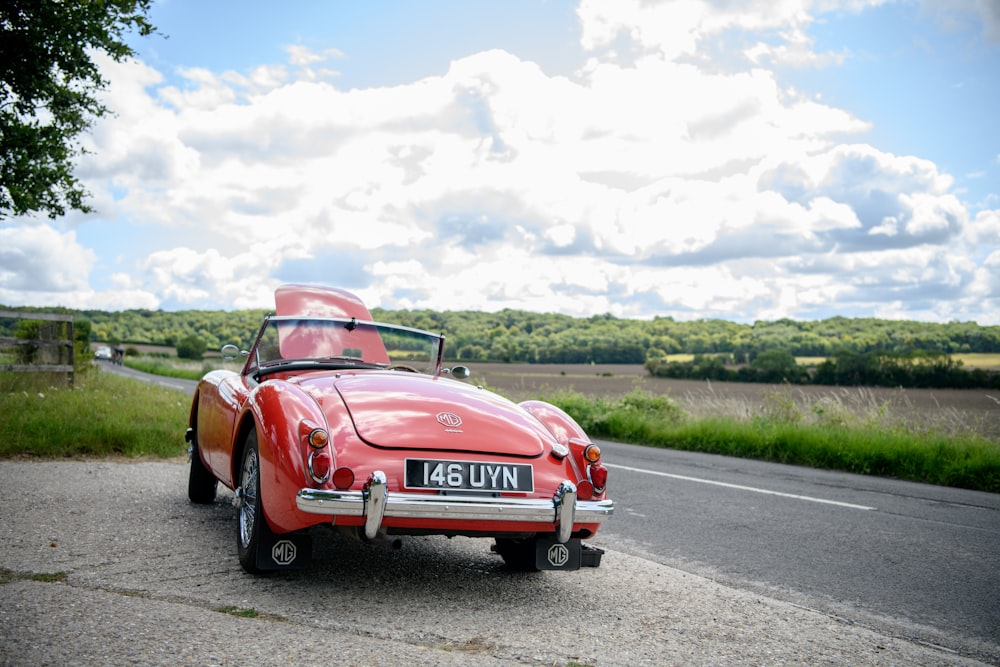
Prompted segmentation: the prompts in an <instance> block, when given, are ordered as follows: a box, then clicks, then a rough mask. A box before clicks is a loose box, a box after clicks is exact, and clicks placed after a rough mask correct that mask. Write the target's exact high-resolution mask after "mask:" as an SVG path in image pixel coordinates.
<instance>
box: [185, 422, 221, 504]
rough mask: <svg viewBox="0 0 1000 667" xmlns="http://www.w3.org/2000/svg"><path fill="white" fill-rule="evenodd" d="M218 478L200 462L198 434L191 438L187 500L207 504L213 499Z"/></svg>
mask: <svg viewBox="0 0 1000 667" xmlns="http://www.w3.org/2000/svg"><path fill="white" fill-rule="evenodd" d="M218 486H219V480H217V479H215V475H213V474H212V472H211V471H210V470H209V469H208V468H206V467H205V464H204V463H202V460H201V456H199V455H198V434H197V432H196V433H194V434H193V436H192V438H191V470H190V472H189V473H188V500H190V501H191V502H193V503H198V504H199V505H207V504H208V503H211V502H213V501H214V500H215V491H216V489H217V488H218Z"/></svg>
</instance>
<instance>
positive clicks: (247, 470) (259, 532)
mask: <svg viewBox="0 0 1000 667" xmlns="http://www.w3.org/2000/svg"><path fill="white" fill-rule="evenodd" d="M239 482H240V486H239V490H240V503H239V516H238V518H237V522H236V551H237V553H239V557H240V565H242V566H243V569H244V570H246V571H247V572H249V573H250V574H258V573H260V572H261V571H262V570H261V569H260V568H259V567H257V554H258V552H259V551H260V549H261V543H262V542H263V543H265V544H266V543H268V542H269V541H270V539H271V537H272V535H271V530H270V529H269V528H268V527H267V520H266V519H265V518H264V509H263V504H262V503H261V498H260V453H259V452H258V449H257V431H256V429H250V432H249V433H248V434H247V439H246V442H245V443H244V446H243V461H242V462H241V464H240V477H239Z"/></svg>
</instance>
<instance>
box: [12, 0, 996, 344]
mask: <svg viewBox="0 0 1000 667" xmlns="http://www.w3.org/2000/svg"><path fill="white" fill-rule="evenodd" d="M151 18H152V21H153V22H154V23H155V24H156V25H157V26H158V28H159V29H160V31H161V32H162V33H163V36H154V37H151V38H144V39H140V38H136V39H135V40H134V45H135V47H136V49H137V52H138V58H137V59H136V60H134V61H131V62H128V63H125V64H114V63H112V62H104V61H102V63H103V68H104V72H105V73H106V77H107V79H108V80H109V82H110V86H109V89H108V91H107V94H106V100H107V103H108V105H109V106H110V107H112V108H113V109H114V111H115V116H114V117H113V118H107V119H104V120H102V121H101V122H99V123H98V124H97V125H96V126H95V128H94V130H93V132H92V134H91V135H90V136H88V137H87V138H86V139H85V141H84V143H85V145H86V147H87V149H88V150H89V151H91V154H90V155H88V156H86V157H85V158H83V159H81V160H80V162H79V166H78V169H77V174H78V176H79V177H80V178H81V180H82V181H83V182H84V183H85V185H86V186H87V188H88V189H89V191H90V192H91V193H92V195H93V197H92V201H91V203H92V205H93V206H94V207H95V208H96V212H95V213H92V214H89V215H81V214H77V213H74V214H71V215H67V216H66V217H64V218H60V219H57V220H49V219H48V218H45V217H30V218H15V219H11V218H7V219H3V220H0V303H3V304H6V305H9V306H17V305H32V306H47V305H63V306H69V307H72V308H81V309H82V308H97V309H106V310H118V309H128V308H153V309H155V308H163V309H165V310H177V309H187V308H194V309H213V310H214V309H227V310H228V309H233V308H248V307H263V308H266V307H271V306H273V297H272V294H273V289H274V287H275V286H276V285H278V284H281V283H285V282H309V283H323V284H329V285H334V286H339V287H344V288H347V289H351V290H354V291H356V292H358V293H359V294H361V295H362V296H363V297H364V298H365V299H366V301H368V303H369V305H373V306H380V307H383V308H388V309H398V308H431V309H441V310H460V309H472V310H487V311H493V310H499V309H502V308H517V309H525V310H534V311H542V312H560V313H566V314H569V315H574V316H589V315H592V314H600V313H612V314H614V315H617V316H619V317H625V318H648V317H653V316H655V315H665V316H666V315H669V316H673V317H675V318H677V319H685V320H687V319H697V318H722V319H727V320H732V321H739V322H752V321H754V320H772V319H777V318H781V317H790V318H795V319H806V320H812V319H820V318H824V317H830V316H834V315H843V316H847V317H869V316H871V317H882V318H906V319H916V320H923V321H951V320H963V321H964V320H974V321H977V322H979V323H980V324H1000V121H998V120H997V119H998V117H1000V116H998V113H1000V2H997V1H996V0H781V1H777V0H669V1H662V2H657V1H653V0H580V1H579V2H573V1H570V0H504V2H495V1H493V0H427V1H423V2H409V1H407V0H373V1H367V2H346V1H338V2H333V1H330V2H306V1H297V0H289V1H288V2H282V3H277V2H273V0H240V1H239V2H236V1H228V0H226V1H223V0H220V1H218V2H211V3H206V2H202V1H201V0H155V1H154V6H153V10H152V14H151Z"/></svg>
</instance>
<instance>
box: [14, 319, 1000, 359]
mask: <svg viewBox="0 0 1000 667" xmlns="http://www.w3.org/2000/svg"><path fill="white" fill-rule="evenodd" d="M0 307H3V306H0ZM18 310H21V311H28V312H31V311H32V310H35V311H38V312H61V313H68V314H72V315H74V316H75V318H76V320H78V321H79V320H83V321H87V322H89V325H90V338H91V340H92V341H102V342H108V343H111V344H149V345H167V346H176V345H177V344H178V343H179V342H180V341H182V340H183V339H191V338H195V339H199V340H200V341H202V342H203V343H204V344H205V347H206V348H207V349H209V350H217V349H219V348H220V347H221V346H222V345H225V344H227V343H233V344H235V345H238V346H241V347H244V348H245V347H246V346H248V345H250V343H251V342H252V341H253V339H254V337H255V336H256V334H257V330H258V329H259V328H260V324H261V322H262V320H263V318H264V315H265V314H266V313H267V312H268V311H267V310H263V309H250V310H235V311H202V310H182V311H164V310H147V309H133V310H125V311H101V310H69V309H54V308H34V309H32V308H30V307H19V308H18ZM372 317H373V318H374V319H376V320H381V321H386V322H394V323H397V324H402V325H405V326H410V327H416V328H420V329H427V330H429V331H434V332H440V333H444V334H445V335H446V336H447V350H446V354H447V355H448V357H449V358H450V359H452V360H458V361H470V362H471V361H480V362H502V363H525V362H527V363H595V364H645V363H646V362H647V361H649V360H659V359H665V358H667V357H669V356H670V355H676V354H692V355H701V360H700V363H702V364H706V363H716V362H709V361H706V359H708V358H709V357H710V356H713V355H714V356H716V357H718V355H723V357H722V359H723V365H726V366H736V367H740V366H749V365H752V362H753V361H755V360H756V362H757V365H758V366H759V365H760V364H761V363H762V361H761V359H760V356H761V355H762V354H764V353H769V352H771V351H774V350H778V351H783V352H785V353H787V354H788V355H790V356H791V357H833V356H834V355H844V354H848V353H853V354H875V353H877V354H879V355H901V356H904V357H905V356H906V355H914V354H919V353H928V354H943V355H950V354H958V353H1000V326H980V325H978V324H976V323H974V322H948V323H932V322H916V321H903V320H880V319H875V318H846V317H832V318H828V319H823V320H815V321H796V320H790V319H781V320H774V321H758V322H754V323H752V324H740V323H736V322H730V321H726V320H719V319H702V320H689V321H676V320H674V319H673V318H670V317H656V318H653V319H651V320H636V319H621V318H617V317H615V316H613V315H610V314H603V315H594V316H592V317H571V316H569V315H561V314H555V313H535V312H529V311H522V310H513V309H505V310H501V311H498V312H493V313H487V312H479V311H431V310H384V309H380V308H375V309H372ZM772 354H773V352H772ZM767 359H768V357H767V356H765V357H764V359H763V361H765V362H766V360H767Z"/></svg>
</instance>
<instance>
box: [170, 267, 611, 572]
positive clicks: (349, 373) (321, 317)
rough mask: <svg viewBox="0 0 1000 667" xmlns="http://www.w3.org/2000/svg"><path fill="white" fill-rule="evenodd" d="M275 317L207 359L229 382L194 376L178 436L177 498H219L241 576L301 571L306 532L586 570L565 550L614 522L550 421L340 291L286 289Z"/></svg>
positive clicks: (591, 447) (565, 433)
mask: <svg viewBox="0 0 1000 667" xmlns="http://www.w3.org/2000/svg"><path fill="white" fill-rule="evenodd" d="M275 306H276V314H274V315H270V316H268V317H266V318H265V320H264V323H263V326H262V327H261V328H260V331H259V333H258V334H257V339H256V342H254V343H253V345H252V346H251V347H250V349H249V350H248V351H244V352H242V353H241V352H240V351H239V350H238V349H237V348H236V347H235V346H232V345H227V346H226V347H225V348H223V352H224V354H227V355H228V356H236V355H238V354H242V355H244V356H245V357H246V363H245V365H244V366H243V370H242V371H241V372H239V373H236V372H233V371H227V370H216V371H212V372H210V373H208V374H207V375H205V377H204V378H203V379H202V380H201V382H200V383H199V384H198V388H197V390H196V391H195V395H194V400H193V401H192V405H191V416H190V422H189V428H188V430H187V441H188V442H189V444H190V447H189V453H190V458H191V470H190V476H189V481H188V497H189V498H190V500H191V501H192V502H195V503H211V502H213V501H214V499H215V496H216V489H217V487H218V483H219V482H222V484H223V485H225V486H226V487H228V488H230V489H232V490H233V491H234V497H235V502H236V504H237V506H238V508H239V511H238V515H239V521H238V530H237V539H236V544H237V551H238V553H239V560H240V564H241V565H242V566H243V568H244V569H245V570H246V571H248V572H252V573H256V572H261V571H266V570H276V569H285V568H303V567H307V566H308V565H309V561H310V558H311V551H312V542H311V540H312V537H313V533H314V532H315V531H314V530H312V528H313V527H314V526H319V525H326V526H332V527H333V528H335V529H338V530H341V531H344V532H346V533H348V534H350V535H351V536H354V537H357V538H359V539H362V540H366V541H370V542H373V543H380V544H384V545H388V546H391V547H398V546H399V544H400V539H401V536H404V535H447V536H453V535H466V536H473V537H488V538H493V539H494V540H495V544H494V545H493V550H494V551H495V552H496V553H498V554H499V555H500V556H501V557H502V558H503V559H504V561H505V562H506V563H507V565H508V566H510V567H512V568H515V569H520V570H539V569H545V570H550V569H551V570H575V569H577V568H579V567H581V566H591V567H596V566H597V565H599V564H600V559H601V554H602V553H603V552H602V551H601V550H600V549H597V548H594V547H590V546H588V545H585V544H583V543H582V541H581V540H584V539H587V538H590V537H591V536H593V535H594V534H595V533H596V532H597V530H598V527H599V526H600V525H601V523H602V522H604V520H605V519H607V518H608V517H609V516H611V514H612V512H613V511H614V504H613V503H612V501H611V500H610V499H609V498H608V497H607V496H606V493H605V486H606V483H607V476H608V471H607V468H606V467H605V466H604V465H603V463H602V461H601V451H600V449H599V448H598V447H597V445H595V444H593V443H592V442H590V439H589V438H588V437H587V435H586V434H585V433H584V432H583V431H582V430H581V428H580V427H579V425H577V423H576V422H575V421H573V419H572V418H571V417H569V416H568V415H567V414H566V413H565V412H563V411H562V410H560V409H559V408H557V407H555V406H553V405H550V404H548V403H543V402H540V401H525V402H523V403H518V404H515V403H513V402H511V401H509V400H507V399H505V398H502V397H500V396H498V395H496V394H494V393H492V392H490V391H487V390H485V389H483V388H482V387H477V386H475V385H472V384H468V383H466V382H463V381H462V380H463V379H465V378H466V377H468V369H467V368H465V367H463V366H456V367H454V368H451V369H448V368H444V367H443V366H442V359H443V344H444V336H442V335H438V334H434V333H431V332H428V331H421V330H417V329H412V328H408V327H403V326H396V325H392V324H384V323H379V322H373V321H372V319H371V314H370V313H369V311H368V309H367V308H366V307H365V305H364V303H362V301H361V300H360V299H359V298H358V297H356V296H355V295H353V294H351V293H349V292H346V291H343V290H338V289H329V288H322V287H316V286H307V285H286V286H284V287H280V288H278V290H277V291H276V292H275Z"/></svg>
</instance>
